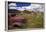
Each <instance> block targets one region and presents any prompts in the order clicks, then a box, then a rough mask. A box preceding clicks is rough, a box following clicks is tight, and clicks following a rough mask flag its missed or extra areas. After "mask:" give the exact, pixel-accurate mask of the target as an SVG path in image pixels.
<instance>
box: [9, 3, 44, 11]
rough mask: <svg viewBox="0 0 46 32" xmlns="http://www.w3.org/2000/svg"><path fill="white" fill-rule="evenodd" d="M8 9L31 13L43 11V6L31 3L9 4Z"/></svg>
mask: <svg viewBox="0 0 46 32" xmlns="http://www.w3.org/2000/svg"><path fill="white" fill-rule="evenodd" d="M9 9H17V10H20V11H23V10H32V11H44V5H41V4H31V3H10V4H9Z"/></svg>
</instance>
